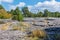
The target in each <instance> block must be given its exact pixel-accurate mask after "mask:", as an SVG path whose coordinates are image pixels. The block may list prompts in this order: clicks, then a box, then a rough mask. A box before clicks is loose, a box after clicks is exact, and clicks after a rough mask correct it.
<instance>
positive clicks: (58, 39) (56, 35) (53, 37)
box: [45, 27, 60, 40]
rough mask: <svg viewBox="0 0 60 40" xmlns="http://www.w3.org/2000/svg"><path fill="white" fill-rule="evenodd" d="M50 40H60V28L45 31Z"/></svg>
mask: <svg viewBox="0 0 60 40" xmlns="http://www.w3.org/2000/svg"><path fill="white" fill-rule="evenodd" d="M45 31H46V33H47V35H48V36H47V37H48V40H60V27H53V28H47V29H45Z"/></svg>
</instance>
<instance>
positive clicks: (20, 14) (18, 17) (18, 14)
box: [11, 7, 23, 21]
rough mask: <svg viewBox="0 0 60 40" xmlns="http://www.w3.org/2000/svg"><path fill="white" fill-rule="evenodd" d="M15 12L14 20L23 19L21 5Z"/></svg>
mask: <svg viewBox="0 0 60 40" xmlns="http://www.w3.org/2000/svg"><path fill="white" fill-rule="evenodd" d="M11 13H12V14H13V18H12V19H13V20H18V21H22V20H23V15H22V12H21V11H20V10H19V7H17V8H16V9H15V10H14V11H12V12H11Z"/></svg>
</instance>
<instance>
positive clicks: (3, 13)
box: [0, 9, 11, 19]
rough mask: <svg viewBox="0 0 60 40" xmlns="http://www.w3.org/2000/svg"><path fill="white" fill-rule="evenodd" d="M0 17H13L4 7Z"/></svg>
mask: <svg viewBox="0 0 60 40" xmlns="http://www.w3.org/2000/svg"><path fill="white" fill-rule="evenodd" d="M0 18H1V19H9V18H11V14H9V13H7V12H6V11H5V10H4V9H0Z"/></svg>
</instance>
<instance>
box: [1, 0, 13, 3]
mask: <svg viewBox="0 0 60 40" xmlns="http://www.w3.org/2000/svg"><path fill="white" fill-rule="evenodd" d="M13 1H14V0H0V2H7V3H12V2H13Z"/></svg>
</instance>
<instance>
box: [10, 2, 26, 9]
mask: <svg viewBox="0 0 60 40" xmlns="http://www.w3.org/2000/svg"><path fill="white" fill-rule="evenodd" d="M24 6H25V3H24V2H20V3H19V4H17V5H9V8H10V9H16V7H20V8H21V7H24Z"/></svg>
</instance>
